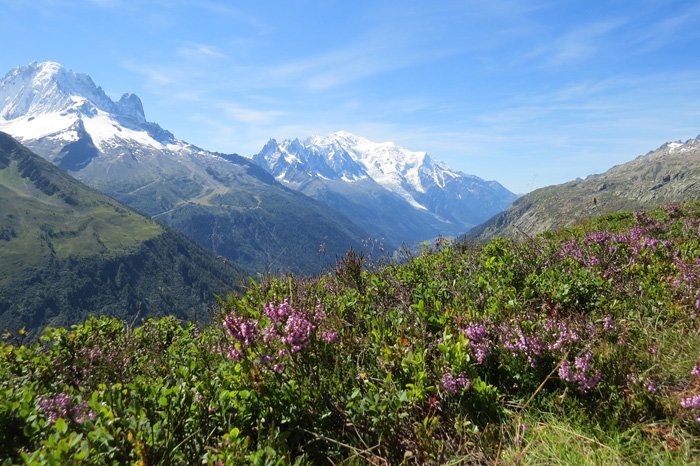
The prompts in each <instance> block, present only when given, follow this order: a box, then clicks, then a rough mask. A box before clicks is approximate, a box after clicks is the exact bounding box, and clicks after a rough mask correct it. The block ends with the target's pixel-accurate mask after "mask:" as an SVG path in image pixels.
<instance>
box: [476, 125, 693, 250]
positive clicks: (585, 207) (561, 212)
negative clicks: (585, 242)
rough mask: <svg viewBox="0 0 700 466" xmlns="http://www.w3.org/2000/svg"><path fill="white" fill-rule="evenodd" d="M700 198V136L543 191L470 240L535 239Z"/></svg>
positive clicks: (520, 202)
mask: <svg viewBox="0 0 700 466" xmlns="http://www.w3.org/2000/svg"><path fill="white" fill-rule="evenodd" d="M698 198H700V136H698V137H697V138H695V139H689V140H687V141H685V142H681V141H675V142H667V143H665V144H663V145H662V146H661V147H659V148H658V149H656V150H653V151H650V152H649V153H647V154H646V155H642V156H639V157H637V158H636V159H634V160H631V161H630V162H627V163H624V164H621V165H617V166H615V167H612V168H611V169H610V170H608V171H606V172H605V173H602V174H598V175H591V176H588V177H586V178H585V179H578V180H574V181H570V182H568V183H563V184H559V185H554V186H547V187H545V188H541V189H537V190H535V191H533V192H531V193H529V194H526V195H525V196H522V197H521V198H519V199H518V200H516V201H515V202H514V203H513V204H512V205H511V206H510V207H509V208H508V209H507V210H505V211H504V212H501V213H499V214H497V215H496V216H494V217H493V218H491V219H490V220H488V221H487V222H485V223H484V224H482V225H479V226H478V227H476V228H473V229H472V230H470V231H469V232H468V233H467V235H466V236H467V238H469V239H473V240H481V241H487V240H490V239H492V238H495V237H498V236H503V237H518V236H520V237H525V236H534V235H536V234H538V233H541V232H543V231H547V230H553V229H560V228H566V227H569V226H572V225H574V224H575V223H577V222H579V221H580V220H583V219H587V218H592V217H595V216H598V215H601V214H604V213H610V212H618V211H623V210H627V211H630V210H638V209H645V208H651V207H656V206H659V205H662V204H670V203H674V202H682V201H686V200H691V199H698Z"/></svg>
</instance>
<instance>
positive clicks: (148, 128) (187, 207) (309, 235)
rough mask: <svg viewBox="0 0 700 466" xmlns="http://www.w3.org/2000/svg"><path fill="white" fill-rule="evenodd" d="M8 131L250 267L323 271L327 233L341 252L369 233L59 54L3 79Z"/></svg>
mask: <svg viewBox="0 0 700 466" xmlns="http://www.w3.org/2000/svg"><path fill="white" fill-rule="evenodd" d="M0 131H3V132H6V133H9V134H10V135H12V136H13V137H15V138H16V139H18V140H19V141H20V142H22V143H23V144H24V145H25V146H27V147H29V148H30V149H32V150H33V151H34V152H36V153H37V154H39V155H40V156H42V157H44V158H45V159H48V160H49V161H51V162H53V163H54V164H56V165H58V166H59V167H61V168H63V169H64V170H66V171H68V172H69V173H70V174H71V175H73V176H74V177H76V178H78V179H79V180H80V181H83V182H84V183H85V184H87V185H89V186H92V187H93V188H96V189H98V190H100V191H102V192H104V193H106V194H108V195H110V196H112V197H114V198H116V199H117V200H119V201H121V202H123V203H125V204H127V205H129V206H131V207H134V208H136V209H137V210H140V211H141V212H144V213H146V214H148V215H151V216H153V217H155V218H157V219H158V220H161V221H163V222H165V223H167V224H170V225H171V226H174V227H175V228H176V229H179V230H181V231H182V232H183V233H185V234H187V235H188V236H190V237H191V238H193V239H194V240H195V241H197V242H199V243H200V244H202V245H204V246H205V247H208V248H210V249H212V250H214V251H215V252H217V253H218V254H220V255H222V256H224V257H227V258H228V259H231V260H233V261H234V262H237V263H239V264H241V265H242V266H244V267H248V268H249V269H254V270H271V269H274V270H279V269H282V270H292V271H301V272H314V271H317V270H320V269H323V268H324V267H325V266H326V263H327V262H329V261H328V260H327V259H324V258H321V257H319V255H318V250H319V245H320V244H321V243H323V244H324V248H325V250H326V251H328V257H331V258H332V257H334V256H335V255H343V254H344V253H345V252H346V251H347V250H348V248H349V247H350V246H355V247H357V246H358V245H360V240H361V238H363V237H366V236H367V233H366V232H364V231H363V230H362V229H360V228H359V227H357V226H356V225H354V224H352V222H350V221H349V220H348V219H347V218H345V217H343V216H342V215H340V214H339V213H338V212H335V211H331V210H330V209H328V208H327V207H326V206H324V205H322V204H320V203H318V202H315V201H313V200H312V199H310V198H308V197H306V196H303V195H301V194H299V193H296V192H294V191H291V190H289V189H286V188H284V187H283V186H282V185H280V184H279V183H277V182H276V181H275V180H274V178H273V177H272V176H270V175H269V174H268V173H267V172H266V171H265V170H263V169H262V168H260V167H259V166H258V165H257V164H255V163H254V162H252V161H251V160H249V159H247V158H244V157H241V156H238V155H236V154H231V155H225V154H218V153H213V152H209V151H206V150H203V149H200V148H198V147H195V146H193V145H191V144H188V143H186V142H184V141H181V140H178V139H176V138H175V137H174V136H173V134H171V133H170V132H168V131H166V130H164V129H162V128H161V127H160V126H158V125H157V124H155V123H151V122H148V121H147V120H146V117H145V115H144V111H143V105H142V103H141V100H140V99H139V98H138V97H137V96H136V95H134V94H124V95H123V96H122V97H121V99H119V101H117V102H114V101H113V100H111V99H110V98H109V97H108V96H107V95H106V94H105V92H104V91H103V90H102V89H101V88H100V87H98V86H97V85H95V83H94V82H93V81H92V79H91V78H90V77H89V76H87V75H85V74H79V73H75V72H73V71H71V70H68V69H66V68H64V67H63V66H61V65H60V64H58V63H54V62H45V63H37V62H33V63H30V64H29V65H26V66H20V67H17V68H14V69H12V70H10V71H9V72H8V73H7V75H6V76H5V77H4V78H2V79H0ZM277 225H284V228H277ZM309 225H313V228H311V227H310V226H309ZM290 243H293V244H294V247H293V248H292V247H289V244H290Z"/></svg>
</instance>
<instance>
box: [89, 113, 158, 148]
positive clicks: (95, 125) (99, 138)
mask: <svg viewBox="0 0 700 466" xmlns="http://www.w3.org/2000/svg"><path fill="white" fill-rule="evenodd" d="M83 124H84V125H85V131H87V132H88V134H89V135H90V137H92V140H93V142H94V143H95V145H98V146H100V147H107V146H109V145H111V144H113V143H114V139H126V140H131V141H134V142H136V143H137V144H142V145H144V146H149V147H152V148H154V149H165V146H164V145H163V144H161V143H160V142H158V141H156V140H155V139H153V138H152V137H151V136H150V135H149V134H148V133H147V132H145V131H135V130H132V129H129V128H125V127H123V126H119V125H118V124H117V123H116V122H115V121H114V120H112V119H111V118H110V117H109V114H108V113H106V112H103V111H101V110H98V113H97V115H96V116H94V117H92V118H83ZM110 141H111V144H110Z"/></svg>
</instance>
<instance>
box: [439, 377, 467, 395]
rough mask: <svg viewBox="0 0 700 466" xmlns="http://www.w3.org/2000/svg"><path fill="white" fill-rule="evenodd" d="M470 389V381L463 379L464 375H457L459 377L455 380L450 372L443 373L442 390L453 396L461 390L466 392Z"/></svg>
mask: <svg viewBox="0 0 700 466" xmlns="http://www.w3.org/2000/svg"><path fill="white" fill-rule="evenodd" d="M469 387H471V381H470V380H469V379H467V378H466V377H464V374H463V373H462V374H459V377H457V378H455V377H453V376H452V374H451V373H450V372H445V373H444V374H443V375H442V388H444V389H445V390H447V391H448V392H450V393H452V394H453V395H454V394H456V393H457V392H459V391H460V390H462V389H465V390H468V389H469Z"/></svg>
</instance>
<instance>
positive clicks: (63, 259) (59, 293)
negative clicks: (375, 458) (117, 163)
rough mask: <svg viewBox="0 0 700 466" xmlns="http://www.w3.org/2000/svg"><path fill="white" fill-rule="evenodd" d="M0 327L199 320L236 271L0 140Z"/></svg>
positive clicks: (229, 284)
mask: <svg viewBox="0 0 700 466" xmlns="http://www.w3.org/2000/svg"><path fill="white" fill-rule="evenodd" d="M0 263H2V267H0V328H11V329H17V328H19V327H21V326H26V327H27V328H28V329H32V330H37V329H40V328H42V327H43V326H44V325H48V324H51V325H70V324H72V323H76V322H79V321H81V320H83V319H84V318H85V317H86V316H87V314H88V313H96V314H108V315H118V316H121V317H122V318H129V317H131V318H133V317H135V316H136V314H137V313H139V312H140V313H141V316H142V317H145V316H148V315H167V314H170V313H172V314H175V315H178V316H179V317H182V318H188V317H190V318H191V317H192V316H193V314H194V312H195V311H198V312H200V313H202V312H203V311H204V309H205V308H206V306H207V305H208V304H210V303H211V302H212V301H213V300H214V297H213V294H214V293H224V292H225V290H226V289H231V288H232V287H233V286H234V282H235V281H237V280H239V279H240V277H241V275H242V274H241V273H240V271H238V270H237V269H235V268H233V267H231V266H230V265H228V264H225V263H223V262H222V261H216V260H215V258H214V256H213V255H212V254H210V253H208V252H205V251H204V250H202V249H201V248H200V247H198V246H196V245H195V244H194V243H193V242H192V241H190V240H188V239H186V238H185V237H184V236H183V235H181V234H177V233H175V232H173V231H172V230H170V229H167V228H165V227H163V226H162V225H160V224H158V223H157V222H155V221H153V220H150V219H148V218H146V217H144V216H142V215H140V214H138V213H136V212H135V211H133V210H132V209H130V208H127V207H125V206H123V205H121V204H119V203H118V202H116V201H114V200H112V199H110V198H109V197H107V196H105V195H103V194H101V193H98V192H97V191H95V190H93V189H90V188H88V187H86V186H84V185H83V184H82V183H80V182H78V181H76V180H75V179H73V178H71V177H70V176H69V175H67V174H66V173H64V172H63V171H61V170H60V169H58V168H57V167H55V166H54V165H52V164H50V163H48V162H46V161H45V160H43V159H41V158H40V157H39V156H37V155H35V154H33V153H32V152H31V151H29V150H28V149H26V148H24V147H22V146H21V145H19V144H18V143H17V142H16V141H15V140H14V139H12V138H11V137H9V136H8V135H5V134H3V133H0Z"/></svg>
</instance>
